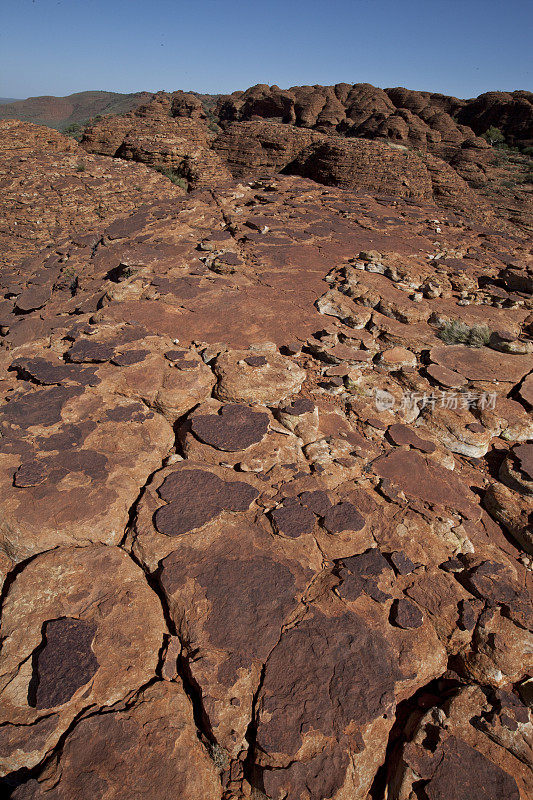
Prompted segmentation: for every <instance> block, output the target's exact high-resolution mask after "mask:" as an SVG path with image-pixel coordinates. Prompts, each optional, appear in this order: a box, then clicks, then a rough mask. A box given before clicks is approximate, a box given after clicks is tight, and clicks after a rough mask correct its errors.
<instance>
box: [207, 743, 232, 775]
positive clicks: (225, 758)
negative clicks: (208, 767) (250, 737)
mask: <svg viewBox="0 0 533 800" xmlns="http://www.w3.org/2000/svg"><path fill="white" fill-rule="evenodd" d="M209 755H210V756H211V758H212V759H213V761H214V763H215V766H216V767H217V769H219V770H220V771H221V772H223V771H224V770H225V769H227V768H228V767H229V764H230V757H229V755H228V754H227V753H226V751H225V750H224V748H223V747H221V746H220V745H219V744H218V743H216V742H215V743H214V744H210V745H209Z"/></svg>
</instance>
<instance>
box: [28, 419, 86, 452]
mask: <svg viewBox="0 0 533 800" xmlns="http://www.w3.org/2000/svg"><path fill="white" fill-rule="evenodd" d="M96 427H97V423H96V422H90V421H86V422H82V423H78V424H74V423H72V424H69V425H63V427H62V428H61V431H60V432H59V433H53V434H52V435H51V436H39V437H38V438H37V440H36V441H37V444H38V445H39V448H40V449H41V450H44V451H49V450H71V449H72V448H77V447H81V445H82V444H83V442H84V441H85V439H86V438H87V436H88V435H89V434H90V433H92V431H94V430H95V429H96Z"/></svg>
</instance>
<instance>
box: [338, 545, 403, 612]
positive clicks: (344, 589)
mask: <svg viewBox="0 0 533 800" xmlns="http://www.w3.org/2000/svg"><path fill="white" fill-rule="evenodd" d="M341 563H342V565H343V568H341V569H340V570H339V577H340V578H341V580H342V583H341V586H340V587H339V589H338V594H339V596H340V597H342V598H344V599H345V600H355V599H356V598H357V597H359V595H360V594H361V592H365V593H366V594H368V595H369V596H370V597H372V599H373V600H375V601H376V602H378V603H384V602H385V601H386V600H390V597H391V595H390V594H387V593H386V592H382V591H381V589H380V588H379V587H378V585H377V582H376V579H377V578H378V577H379V576H380V575H381V573H382V572H384V571H385V570H389V571H390V569H391V567H390V565H389V563H388V561H387V560H386V559H385V558H384V557H383V555H382V554H381V552H380V551H379V550H378V548H377V547H372V548H370V549H369V550H366V551H365V552H364V553H361V555H358V556H348V557H347V558H343V559H342V561H341Z"/></svg>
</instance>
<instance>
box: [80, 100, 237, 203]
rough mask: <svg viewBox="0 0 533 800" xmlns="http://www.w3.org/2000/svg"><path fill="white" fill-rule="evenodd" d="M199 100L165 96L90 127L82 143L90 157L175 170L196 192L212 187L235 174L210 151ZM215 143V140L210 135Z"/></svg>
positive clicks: (104, 119)
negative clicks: (203, 187)
mask: <svg viewBox="0 0 533 800" xmlns="http://www.w3.org/2000/svg"><path fill="white" fill-rule="evenodd" d="M204 120H205V113H204V112H203V110H202V105H201V103H200V101H199V100H198V99H197V98H196V97H195V96H194V95H190V94H187V93H186V92H177V93H176V96H174V97H173V96H172V95H168V94H166V93H164V92H160V93H158V94H157V95H155V97H154V99H153V100H151V101H150V102H149V103H147V104H145V105H142V106H139V108H137V109H135V111H132V112H130V113H128V114H125V115H124V116H121V117H113V118H111V119H107V118H105V117H104V118H103V119H102V120H101V121H99V122H95V123H93V124H91V125H90V126H89V127H88V128H87V129H86V130H85V133H84V135H83V138H82V140H81V146H82V147H83V148H84V149H85V150H87V152H88V153H100V154H102V155H107V156H115V157H116V158H124V159H127V160H131V161H139V162H141V163H142V164H148V165H149V166H151V167H157V168H160V169H163V170H170V171H171V172H172V173H175V175H176V176H177V177H179V178H181V179H182V180H183V181H184V184H185V185H190V186H192V187H193V188H197V187H199V186H210V185H212V184H214V183H218V182H220V181H222V180H224V179H225V178H229V177H230V173H229V172H228V171H227V169H226V167H225V166H224V165H223V163H222V162H221V161H220V159H219V157H218V156H217V154H216V153H215V152H213V150H212V149H211V147H210V137H209V131H208V129H207V126H206V125H205V123H204ZM211 138H212V135H211Z"/></svg>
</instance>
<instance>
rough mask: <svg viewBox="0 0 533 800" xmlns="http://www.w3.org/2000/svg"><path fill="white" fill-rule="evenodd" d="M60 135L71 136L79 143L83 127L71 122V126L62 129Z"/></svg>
mask: <svg viewBox="0 0 533 800" xmlns="http://www.w3.org/2000/svg"><path fill="white" fill-rule="evenodd" d="M61 133H64V134H65V136H71V137H72V138H73V139H76V141H77V142H79V141H80V139H81V137H82V134H83V125H80V124H79V123H78V122H73V123H72V125H67V126H66V128H63V129H62V131H61Z"/></svg>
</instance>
